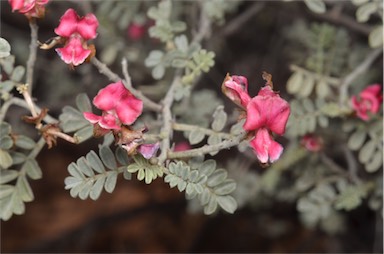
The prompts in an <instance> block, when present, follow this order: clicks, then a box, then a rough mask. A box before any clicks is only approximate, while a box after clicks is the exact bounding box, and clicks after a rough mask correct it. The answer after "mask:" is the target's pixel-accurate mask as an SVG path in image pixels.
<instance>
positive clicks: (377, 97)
mask: <svg viewBox="0 0 384 254" xmlns="http://www.w3.org/2000/svg"><path fill="white" fill-rule="evenodd" d="M382 101H383V94H382V92H381V86H380V85H379V84H373V85H370V86H368V87H367V88H365V89H364V90H363V91H361V92H360V94H359V98H357V96H355V95H354V96H352V99H351V103H352V108H353V109H354V110H355V112H356V115H357V116H358V117H359V118H360V119H362V120H364V121H368V120H369V118H370V114H377V113H378V112H379V110H380V104H381V102H382Z"/></svg>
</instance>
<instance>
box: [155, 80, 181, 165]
mask: <svg viewBox="0 0 384 254" xmlns="http://www.w3.org/2000/svg"><path fill="white" fill-rule="evenodd" d="M180 79H181V78H180V74H179V73H176V74H175V77H174V79H173V81H172V84H171V87H170V88H169V90H168V92H167V94H166V95H165V98H164V101H163V109H162V115H163V123H164V124H163V128H162V129H161V136H162V138H163V140H162V141H161V153H160V155H159V161H158V164H159V165H162V164H163V163H164V162H165V160H166V159H167V153H168V150H169V148H170V146H171V141H170V139H171V137H172V135H173V132H172V112H171V107H172V104H173V100H174V98H173V95H174V91H175V88H176V87H177V86H178V85H180V81H181V80H180Z"/></svg>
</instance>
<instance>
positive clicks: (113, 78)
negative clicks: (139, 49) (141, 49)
mask: <svg viewBox="0 0 384 254" xmlns="http://www.w3.org/2000/svg"><path fill="white" fill-rule="evenodd" d="M91 63H92V64H93V65H94V66H95V67H96V68H97V69H98V70H99V72H100V73H101V74H103V75H105V76H106V77H107V78H109V79H110V80H111V81H113V82H119V81H122V82H123V83H124V84H126V85H127V86H129V87H130V89H129V90H130V92H131V93H132V94H133V95H135V96H136V97H137V98H139V99H141V100H142V101H143V103H144V105H145V106H146V107H147V108H149V109H151V110H153V111H156V112H160V111H161V106H160V105H159V104H157V103H155V102H153V101H151V100H150V99H149V98H147V97H145V96H144V95H143V94H142V93H141V92H140V91H137V90H136V89H134V88H133V87H132V83H131V78H130V76H129V74H128V70H126V68H127V67H125V68H123V72H126V73H124V76H126V78H127V79H128V80H124V79H122V78H121V77H120V76H119V75H117V74H116V73H114V72H113V71H111V69H109V68H108V66H107V65H106V64H104V63H102V62H101V61H100V60H99V59H97V58H96V57H92V59H91Z"/></svg>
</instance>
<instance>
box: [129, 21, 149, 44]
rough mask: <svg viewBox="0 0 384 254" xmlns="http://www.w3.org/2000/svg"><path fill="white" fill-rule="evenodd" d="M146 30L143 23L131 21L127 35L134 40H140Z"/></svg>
mask: <svg viewBox="0 0 384 254" xmlns="http://www.w3.org/2000/svg"><path fill="white" fill-rule="evenodd" d="M146 30H147V29H146V26H145V25H142V24H138V23H132V24H130V25H129V27H128V31H127V32H128V37H129V38H130V39H131V40H134V41H137V40H140V39H141V38H143V36H144V35H145V32H146Z"/></svg>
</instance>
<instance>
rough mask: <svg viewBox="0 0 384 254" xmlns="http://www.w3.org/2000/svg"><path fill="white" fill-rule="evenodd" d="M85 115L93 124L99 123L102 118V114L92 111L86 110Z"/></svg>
mask: <svg viewBox="0 0 384 254" xmlns="http://www.w3.org/2000/svg"><path fill="white" fill-rule="evenodd" d="M83 116H84V118H85V119H87V120H88V121H89V122H91V123H93V124H95V123H98V122H99V121H100V120H101V116H98V115H95V114H93V113H91V112H84V113H83Z"/></svg>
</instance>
